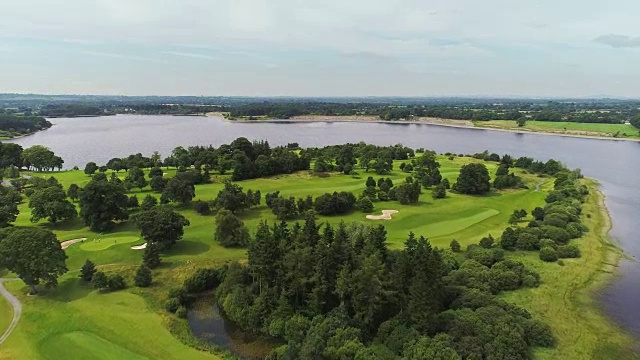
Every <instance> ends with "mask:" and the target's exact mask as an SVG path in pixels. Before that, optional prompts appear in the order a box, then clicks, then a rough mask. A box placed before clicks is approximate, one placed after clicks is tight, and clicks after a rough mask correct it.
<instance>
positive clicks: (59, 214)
mask: <svg viewBox="0 0 640 360" xmlns="http://www.w3.org/2000/svg"><path fill="white" fill-rule="evenodd" d="M29 208H31V222H33V223H36V222H38V221H40V219H45V218H46V219H48V220H49V222H51V223H53V224H56V223H57V222H58V220H67V219H73V218H75V217H76V216H78V212H77V211H76V207H75V206H74V205H73V204H72V203H71V202H69V200H67V195H66V194H65V193H64V190H62V189H61V188H59V187H57V186H50V187H46V188H43V189H39V190H36V191H34V192H33V194H31V197H30V198H29Z"/></svg>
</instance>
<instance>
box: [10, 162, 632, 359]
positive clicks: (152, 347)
mask: <svg viewBox="0 0 640 360" xmlns="http://www.w3.org/2000/svg"><path fill="white" fill-rule="evenodd" d="M438 160H439V161H440V163H441V164H442V167H441V172H442V174H443V176H444V177H445V178H448V179H449V181H450V182H451V183H453V182H455V179H456V177H457V174H458V171H459V169H460V167H461V166H462V165H464V164H468V163H470V162H476V161H478V160H474V159H470V158H467V157H464V158H459V157H455V158H453V160H448V159H447V158H446V157H442V156H441V157H439V158H438ZM399 164H400V162H396V163H395V164H394V168H395V169H398V168H399ZM485 164H486V165H487V166H488V168H489V172H490V173H491V174H493V173H495V170H496V168H497V164H496V163H485ZM165 172H167V173H168V176H172V175H173V174H174V173H175V170H165ZM518 173H519V175H521V176H522V177H523V179H524V180H525V183H526V185H527V186H528V187H529V189H521V190H507V191H500V192H497V191H494V192H492V193H490V194H488V195H485V196H467V195H459V194H448V195H447V197H446V198H445V199H439V200H434V199H432V198H431V193H430V190H425V191H424V192H423V194H422V195H421V196H420V202H419V203H418V204H416V205H401V204H399V203H398V202H396V201H390V202H375V203H374V210H373V212H372V213H374V214H379V213H380V211H381V210H386V209H390V210H399V213H398V214H395V215H393V219H392V220H389V221H384V220H380V221H371V220H366V219H365V215H366V214H365V213H362V212H358V211H356V212H353V213H350V214H347V215H345V216H339V217H319V222H329V223H332V224H337V223H338V222H340V221H345V222H347V223H349V222H352V221H356V222H364V223H369V224H383V225H385V226H386V228H387V232H388V245H389V247H390V248H401V247H402V246H403V243H404V240H405V239H406V238H407V235H408V233H409V231H413V232H414V233H416V235H424V236H425V237H428V238H429V239H430V241H431V243H432V244H433V245H435V246H439V247H448V245H449V243H450V241H451V240H452V239H457V240H458V241H459V242H460V243H461V244H462V245H463V248H464V246H465V245H468V244H472V243H477V242H478V240H479V239H480V238H482V237H483V236H486V235H488V234H492V235H493V236H494V237H496V238H497V237H499V236H500V234H501V232H502V230H503V229H504V227H505V225H506V224H507V220H508V218H509V216H510V215H511V213H512V212H513V210H514V209H520V208H525V209H527V210H531V209H532V208H534V207H535V206H540V205H542V204H544V197H545V196H546V192H547V191H548V190H550V189H551V188H552V187H553V181H552V180H553V179H551V178H540V177H537V176H534V175H531V174H525V173H522V172H520V171H518ZM32 175H35V176H43V175H44V174H32ZM51 175H53V176H55V177H56V178H58V180H59V181H60V182H61V183H62V184H63V186H64V187H65V188H67V187H68V186H69V185H70V184H71V183H76V184H78V185H80V186H84V185H85V184H86V183H87V182H88V181H89V177H88V176H86V175H85V174H83V173H82V171H64V172H58V173H53V174H46V175H44V176H45V177H49V176H51ZM369 175H371V176H373V177H374V178H375V179H376V180H377V179H378V178H379V177H380V176H378V175H375V174H370V173H366V172H364V171H361V172H360V174H359V175H358V176H347V175H341V174H331V176H329V177H318V176H315V175H312V174H310V173H308V172H300V173H296V174H292V175H282V176H276V177H272V178H267V179H254V180H247V181H242V182H239V184H240V185H241V186H242V187H243V188H244V189H245V190H247V189H253V190H260V191H261V193H262V195H263V198H264V195H265V194H266V193H268V192H271V191H276V190H280V191H281V195H283V196H296V197H305V196H307V195H312V196H317V195H320V194H323V193H325V192H333V191H352V192H354V193H355V194H356V195H359V194H360V193H361V192H362V191H363V190H364V183H365V180H366V178H367V176H369ZM119 176H120V177H121V178H124V176H125V173H124V172H120V174H119ZM406 176H407V174H406V173H402V172H400V171H397V170H396V171H394V172H392V173H391V174H389V175H385V176H384V177H390V178H391V179H392V180H393V181H394V183H395V184H399V183H400V182H401V181H403V180H404V178H405V177H406ZM536 184H540V191H535V185H536ZM222 187H223V184H222V182H221V178H220V177H217V181H216V183H213V184H206V185H198V186H197V187H196V199H201V200H210V199H213V198H215V196H216V195H217V193H218V191H219V190H220V189H222ZM132 194H135V195H137V196H138V198H139V200H142V198H143V197H144V196H146V195H147V194H151V195H153V196H156V197H158V194H155V193H152V192H151V191H150V190H149V188H145V189H143V190H142V191H140V190H139V189H136V190H133V191H131V192H130V195H132ZM594 196H595V195H592V198H591V199H590V201H591V200H594V199H595V200H597V199H596V198H594ZM595 200H594V201H595ZM263 203H264V199H263ZM76 205H77V204H76ZM19 208H20V211H21V213H20V216H19V217H18V220H17V222H16V224H17V225H23V226H40V227H45V228H49V229H51V230H52V231H54V232H55V233H56V234H57V235H58V238H59V240H60V241H64V240H70V239H75V238H79V237H86V238H87V240H86V241H85V242H84V243H79V244H74V245H72V246H71V247H69V248H68V249H67V254H68V256H69V258H68V260H67V265H68V268H69V269H70V272H69V273H67V274H65V275H64V276H62V277H61V278H60V285H59V287H57V288H55V289H51V290H48V291H46V292H45V293H44V294H43V295H42V296H38V297H27V296H25V294H26V288H25V287H24V285H23V284H22V283H21V282H12V283H9V284H7V287H8V288H10V290H11V291H12V292H13V293H15V294H16V295H17V296H18V297H19V298H20V299H21V300H22V301H23V302H24V304H25V306H24V309H23V317H22V319H21V320H20V324H19V326H18V328H17V329H16V330H15V332H14V334H13V335H12V336H11V337H10V338H9V339H8V341H7V342H6V343H5V344H3V345H2V346H0V359H23V358H24V359H57V358H71V359H73V358H72V357H68V356H65V355H66V354H67V353H66V352H67V351H69V350H68V349H70V348H73V349H74V351H77V353H74V354H73V356H77V358H78V359H80V358H82V359H112V358H113V359H115V358H132V359H136V358H149V359H155V358H166V359H173V358H189V359H199V358H203V359H215V358H219V357H218V356H217V355H214V354H211V353H205V352H201V351H198V350H195V349H194V348H193V347H197V348H203V345H202V344H200V343H199V342H198V341H196V340H195V339H194V338H193V337H192V336H191V335H190V332H189V329H188V325H187V323H186V321H184V320H181V319H178V318H176V317H175V316H173V315H168V314H166V312H164V310H163V303H164V301H165V299H166V294H167V290H168V289H169V288H171V287H175V286H180V284H181V283H182V282H183V281H184V279H185V278H186V277H187V276H189V275H190V274H191V273H193V271H195V269H197V268H198V267H203V266H217V265H220V264H222V263H224V262H226V261H230V260H236V259H239V260H242V259H245V258H246V250H244V249H226V248H223V247H221V246H219V245H218V244H217V243H216V242H215V241H214V239H213V233H214V229H215V216H201V215H198V214H197V213H196V212H195V211H193V210H192V209H191V208H190V207H180V206H176V207H175V208H176V210H177V211H179V212H180V213H182V214H183V215H185V216H186V217H187V218H188V219H189V221H190V222H191V226H189V227H188V228H186V229H185V234H184V238H183V239H182V240H180V241H179V242H178V243H177V244H176V245H175V246H174V247H173V248H172V249H171V250H170V251H168V252H167V253H166V254H163V264H162V266H161V267H160V268H159V269H157V270H154V272H153V275H154V284H153V286H152V287H150V288H148V289H144V290H143V289H137V288H133V287H130V288H129V289H127V290H124V291H121V292H117V293H112V294H99V293H96V292H95V291H93V290H91V289H89V288H88V287H87V286H86V285H83V284H81V283H80V282H79V281H78V280H77V277H78V270H79V268H80V267H81V266H82V264H83V263H84V262H85V261H86V260H87V259H90V260H92V261H93V262H95V263H96V264H98V266H99V268H100V269H101V270H103V271H106V272H118V273H121V274H123V275H124V276H125V278H126V279H127V282H128V284H129V285H130V286H132V284H133V276H134V274H135V270H136V268H137V266H138V265H139V264H140V262H141V258H142V253H143V252H142V251H134V250H131V249H130V247H131V246H132V245H135V244H137V243H138V239H139V238H140V234H139V231H138V230H137V229H136V228H135V227H134V226H132V225H131V224H128V223H125V224H119V225H118V226H116V228H115V229H114V230H113V231H112V232H110V233H108V234H96V233H94V232H91V231H90V230H89V229H88V228H87V227H86V226H84V224H83V223H82V221H81V220H79V219H77V220H74V221H70V222H63V223H60V224H57V225H56V226H52V225H50V224H48V223H46V222H45V221H41V222H39V223H37V224H32V223H31V222H30V221H29V218H30V212H29V208H28V206H27V204H26V201H25V202H24V203H23V204H20V206H19ZM585 212H589V213H591V214H592V215H594V216H593V217H592V218H591V219H590V223H589V225H590V226H591V227H592V228H593V229H599V228H601V227H602V226H604V225H603V223H602V222H598V219H604V218H602V215H600V216H601V217H597V216H596V215H597V214H598V211H597V207H596V206H595V205H593V204H591V202H590V203H589V204H587V205H586V206H585ZM241 217H242V218H243V220H244V221H245V223H246V224H247V226H248V227H249V228H250V230H251V231H252V232H253V231H254V230H255V228H256V226H257V225H258V223H259V222H260V221H262V220H263V219H266V220H267V221H269V222H273V221H276V219H275V217H274V216H273V214H272V213H271V211H270V210H269V209H268V208H267V207H266V206H265V205H264V204H263V205H261V206H259V207H258V208H256V209H253V210H250V211H247V212H246V213H244V214H242V215H241ZM602 221H605V220H602ZM596 233H598V232H597V231H592V232H591V233H590V234H589V235H588V236H587V237H585V238H584V239H582V240H580V241H581V242H582V243H583V254H584V257H583V258H582V259H578V260H573V261H567V263H568V264H567V266H565V267H563V268H561V267H559V266H558V265H555V264H545V263H542V262H541V261H539V260H537V258H536V254H535V253H514V254H512V255H510V256H514V257H516V258H519V259H522V260H523V261H525V262H527V263H529V264H530V265H531V266H532V267H535V268H536V269H538V271H540V273H541V275H542V277H543V281H544V284H543V286H541V287H540V288H538V289H529V290H521V291H517V292H513V293H508V294H506V295H505V298H508V299H510V300H511V301H513V302H516V303H518V304H520V305H522V306H524V307H526V308H528V309H529V310H530V311H532V313H533V314H534V315H535V316H538V317H541V318H543V320H545V321H546V322H548V323H549V324H551V326H552V327H553V328H554V331H555V332H556V333H557V335H558V337H559V346H558V347H557V348H555V349H551V350H540V351H536V357H538V358H541V359H551V358H581V357H580V356H581V355H584V354H595V353H596V352H598V351H605V352H606V354H614V353H615V351H622V352H619V353H622V354H624V351H625V349H626V348H625V346H626V344H628V341H629V339H628V338H626V337H625V336H624V335H622V333H621V332H620V331H618V329H616V328H615V327H614V326H613V325H611V323H610V322H608V320H607V319H606V318H604V317H602V316H601V315H599V313H598V312H597V311H596V306H595V304H594V303H593V301H591V300H590V299H591V298H590V292H589V291H587V290H586V289H588V288H590V287H591V286H593V281H595V280H589V279H596V278H597V277H596V275H598V274H599V273H600V272H599V270H598V269H599V268H600V265H601V263H602V260H601V259H600V257H599V256H604V255H603V254H605V253H606V251H607V250H610V248H609V247H607V245H605V244H606V240H607V238H606V235H602V234H601V235H600V236H596V235H595V234H596ZM94 239H101V241H100V242H95V241H94ZM114 240H117V241H114ZM574 264H578V265H574ZM597 279H600V278H597ZM563 291H564V293H563ZM573 294H576V295H573ZM572 296H575V297H576V298H577V299H578V300H579V301H578V300H576V301H567V297H569V298H571V297H572ZM4 313H5V311H2V305H0V314H2V315H4ZM3 318H4V316H3ZM1 321H2V320H0V325H1V324H2V322H1ZM574 329H575V330H574ZM574 332H575V333H574ZM583 339H584V340H583ZM596 339H598V340H597V341H596ZM605 339H606V340H605ZM587 341H589V342H591V343H592V344H593V345H589V346H587V345H586V342H587ZM185 344H187V345H185ZM598 344H602V345H601V346H600V345H598ZM188 345H191V346H193V347H189V346H188ZM576 356H577V357H576Z"/></svg>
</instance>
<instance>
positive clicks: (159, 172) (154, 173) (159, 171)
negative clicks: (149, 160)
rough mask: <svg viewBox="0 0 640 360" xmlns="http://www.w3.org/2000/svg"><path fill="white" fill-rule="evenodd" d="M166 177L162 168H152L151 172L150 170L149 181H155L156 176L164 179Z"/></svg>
mask: <svg viewBox="0 0 640 360" xmlns="http://www.w3.org/2000/svg"><path fill="white" fill-rule="evenodd" d="M163 175H164V172H163V171H162V169H161V168H159V167H157V166H156V167H152V168H151V170H149V179H153V178H154V177H156V176H160V177H162V176H163Z"/></svg>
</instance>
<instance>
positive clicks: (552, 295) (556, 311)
mask: <svg viewBox="0 0 640 360" xmlns="http://www.w3.org/2000/svg"><path fill="white" fill-rule="evenodd" d="M590 185H591V186H593V185H594V184H593V182H592V181H590ZM602 200H603V199H602V195H601V194H600V193H599V192H596V191H592V192H591V194H590V195H589V198H588V200H587V202H586V203H585V204H584V208H583V213H585V214H590V215H591V218H587V217H586V216H585V217H583V222H584V224H585V225H587V226H588V227H589V230H590V231H589V232H588V233H587V234H586V235H585V236H584V237H582V238H580V239H578V240H575V241H576V242H577V243H578V244H579V245H580V250H581V251H582V257H581V258H579V259H565V260H564V263H565V265H564V266H560V265H558V264H556V263H544V262H542V261H540V260H539V259H538V256H537V252H536V253H528V252H517V253H513V254H512V255H511V256H512V257H513V258H515V259H517V260H520V261H523V262H524V263H526V264H527V265H528V266H530V267H532V268H534V269H535V270H536V271H538V272H539V273H540V275H541V276H542V279H543V283H542V285H541V286H540V287H538V288H528V289H522V290H518V291H513V292H506V293H504V294H503V295H502V297H503V298H504V299H507V300H509V301H510V302H514V303H516V304H519V305H521V306H523V307H524V308H526V309H528V310H529V311H530V312H531V313H533V314H536V315H537V316H539V317H540V318H541V319H542V320H543V321H544V322H546V323H547V324H549V325H550V326H551V327H552V328H553V330H554V333H555V334H556V336H557V339H558V345H557V346H556V347H555V348H550V349H537V351H536V353H535V357H536V358H537V359H603V360H604V359H637V358H638V357H637V356H636V355H634V354H633V352H632V351H631V348H630V347H629V344H632V343H633V342H634V340H633V339H632V338H631V337H630V336H628V335H625V334H623V333H622V332H621V331H620V329H618V328H617V327H616V326H615V325H614V324H613V323H612V322H611V321H610V320H609V319H607V318H606V317H605V316H603V315H602V314H601V313H600V312H599V311H598V310H597V306H598V305H597V303H596V301H595V300H594V298H593V296H592V295H593V294H594V292H596V291H597V290H598V289H599V288H600V287H601V286H602V285H604V283H605V282H606V281H607V280H608V279H610V277H611V274H612V273H613V272H614V271H615V267H616V266H617V260H616V259H617V255H616V254H619V250H618V249H617V248H616V247H615V246H614V245H612V244H611V243H610V240H609V238H608V235H607V233H608V231H609V228H610V224H609V217H608V214H607V213H606V208H605V207H604V203H603V202H602ZM603 274H609V275H606V276H601V275H603Z"/></svg>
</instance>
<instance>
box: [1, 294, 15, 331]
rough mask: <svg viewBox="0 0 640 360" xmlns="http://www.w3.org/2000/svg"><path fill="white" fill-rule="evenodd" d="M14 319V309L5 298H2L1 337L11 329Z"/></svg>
mask: <svg viewBox="0 0 640 360" xmlns="http://www.w3.org/2000/svg"><path fill="white" fill-rule="evenodd" d="M12 319H13V308H11V304H9V302H8V301H7V299H5V298H4V297H3V296H0V335H2V334H4V331H5V330H6V329H7V328H8V327H9V324H10V323H11V320H12Z"/></svg>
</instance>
